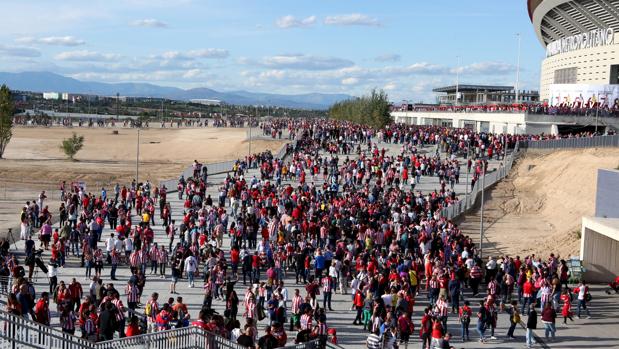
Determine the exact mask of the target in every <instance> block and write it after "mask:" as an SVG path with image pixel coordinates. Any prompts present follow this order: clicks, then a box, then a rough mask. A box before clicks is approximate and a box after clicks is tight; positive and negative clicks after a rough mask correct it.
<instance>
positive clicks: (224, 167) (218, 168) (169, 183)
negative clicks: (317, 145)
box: [159, 141, 296, 192]
mask: <svg viewBox="0 0 619 349" xmlns="http://www.w3.org/2000/svg"><path fill="white" fill-rule="evenodd" d="M295 144H296V141H293V142H292V145H293V146H294V145H295ZM285 155H286V144H284V145H283V146H281V147H280V148H279V150H278V151H277V153H275V154H273V156H274V157H276V158H279V159H283V158H284V156H285ZM237 161H238V160H231V161H223V162H215V163H212V164H205V165H204V166H206V168H207V169H208V174H209V175H214V174H221V173H227V172H231V171H232V168H233V167H234V164H235V163H236V162H237ZM182 175H183V176H184V177H185V178H189V177H192V176H193V165H192V166H189V167H187V168H186V169H185V170H184V171H183V172H182ZM179 177H180V175H179ZM177 184H178V178H174V179H166V180H162V181H160V182H159V185H160V186H161V185H165V186H166V188H167V189H168V192H171V191H176V189H177V188H176V185H177Z"/></svg>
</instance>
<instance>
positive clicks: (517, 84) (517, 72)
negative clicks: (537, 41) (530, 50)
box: [515, 33, 520, 104]
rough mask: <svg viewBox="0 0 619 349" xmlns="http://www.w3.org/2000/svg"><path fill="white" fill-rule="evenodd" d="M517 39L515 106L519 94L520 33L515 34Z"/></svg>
mask: <svg viewBox="0 0 619 349" xmlns="http://www.w3.org/2000/svg"><path fill="white" fill-rule="evenodd" d="M516 36H517V37H518V58H517V60H516V101H515V102H516V104H518V101H519V100H520V94H519V91H518V89H520V33H518V34H516Z"/></svg>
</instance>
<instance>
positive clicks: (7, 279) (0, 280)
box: [0, 276, 13, 296]
mask: <svg viewBox="0 0 619 349" xmlns="http://www.w3.org/2000/svg"><path fill="white" fill-rule="evenodd" d="M12 289H13V277H11V276H0V294H1V295H5V296H8V294H9V293H11V290H12Z"/></svg>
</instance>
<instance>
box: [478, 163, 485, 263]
mask: <svg viewBox="0 0 619 349" xmlns="http://www.w3.org/2000/svg"><path fill="white" fill-rule="evenodd" d="M481 166H482V176H481V210H480V213H481V214H480V219H479V258H480V259H481V258H484V254H483V247H482V246H483V244H484V191H485V190H484V189H485V184H486V180H485V179H486V164H484V162H483V160H482V162H481Z"/></svg>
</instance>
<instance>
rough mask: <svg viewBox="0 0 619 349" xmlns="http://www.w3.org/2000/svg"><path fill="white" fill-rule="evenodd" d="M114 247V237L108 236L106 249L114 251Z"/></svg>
mask: <svg viewBox="0 0 619 349" xmlns="http://www.w3.org/2000/svg"><path fill="white" fill-rule="evenodd" d="M113 249H114V238H108V239H107V241H106V244H105V250H106V251H108V252H112V250H113Z"/></svg>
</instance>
